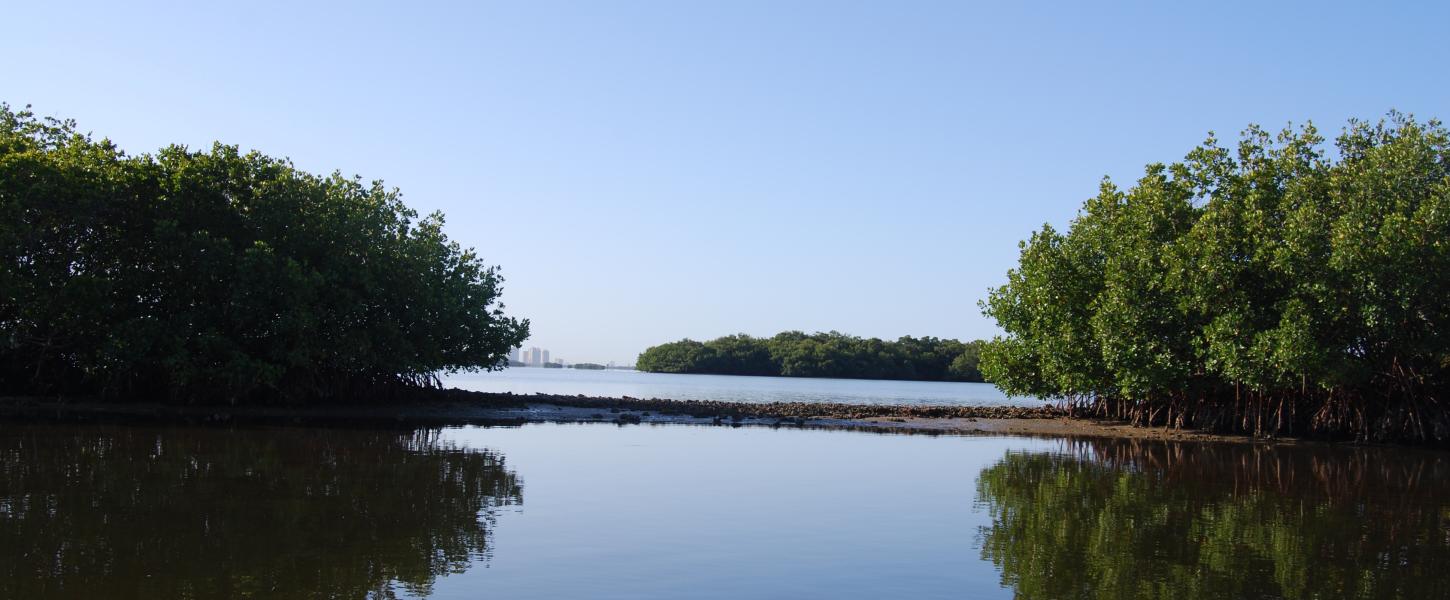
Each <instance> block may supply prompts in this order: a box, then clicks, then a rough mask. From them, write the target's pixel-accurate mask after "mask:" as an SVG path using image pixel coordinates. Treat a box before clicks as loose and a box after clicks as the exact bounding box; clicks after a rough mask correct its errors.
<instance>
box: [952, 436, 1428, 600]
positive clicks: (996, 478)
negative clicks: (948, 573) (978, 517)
mask: <svg viewBox="0 0 1450 600" xmlns="http://www.w3.org/2000/svg"><path fill="white" fill-rule="evenodd" d="M1447 462H1450V461H1447V457H1446V456H1445V455H1442V454H1437V453H1430V452H1423V453H1422V452H1417V451H1414V450H1406V449H1384V448H1330V447H1271V446H1254V445H1239V444H1188V443H1168V442H1134V441H1096V440H1095V441H1075V442H1065V443H1064V447H1063V449H1062V451H1061V452H1059V453H1048V454H1044V453H1016V452H1011V453H1008V454H1007V455H1006V456H1005V457H1004V458H1003V459H1002V460H1001V461H1000V462H998V463H997V464H995V465H994V466H992V467H989V468H987V469H984V470H983V472H982V474H981V476H980V478H979V479H978V484H977V494H978V501H979V502H980V503H982V504H983V505H984V506H985V507H986V508H987V510H988V512H989V513H990V516H991V525H990V527H986V528H984V529H983V531H982V538H981V544H982V554H983V557H984V558H986V559H988V560H991V561H992V562H993V563H994V564H995V565H996V566H997V568H998V569H999V570H1000V571H1001V573H1002V582H1003V584H1004V585H1008V586H1011V587H1012V588H1014V590H1015V592H1016V596H1017V597H1018V598H1024V599H1034V600H1036V599H1057V598H1447V597H1450V464H1447Z"/></svg>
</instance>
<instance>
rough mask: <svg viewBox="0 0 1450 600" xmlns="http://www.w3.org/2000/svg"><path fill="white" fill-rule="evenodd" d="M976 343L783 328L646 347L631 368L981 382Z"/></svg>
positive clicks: (733, 373) (729, 373)
mask: <svg viewBox="0 0 1450 600" xmlns="http://www.w3.org/2000/svg"><path fill="white" fill-rule="evenodd" d="M981 344H982V342H979V341H973V342H960V341H957V340H946V339H940V338H934V337H923V338H915V337H911V336H905V337H901V338H899V339H897V340H896V341H894V342H889V341H883V340H881V339H878V338H861V337H857V336H853V335H846V334H843V333H839V332H835V331H831V332H828V333H814V334H806V333H802V332H800V331H786V332H782V333H778V334H776V335H775V336H774V337H770V338H757V337H752V336H749V335H745V334H743V333H742V334H737V335H729V336H725V337H721V338H717V339H714V340H710V341H708V342H697V341H694V340H690V339H684V340H680V341H678V342H670V343H667V344H660V345H658V346H651V347H650V348H649V349H647V350H645V351H644V352H643V353H642V354H640V355H639V360H638V361H637V362H636V364H635V368H637V369H639V370H641V371H649V372H655V373H709V374H717V375H765V376H785V377H839V378H848V379H908V380H928V381H982V373H981V371H979V370H978V369H977V357H978V354H979V351H980V347H981Z"/></svg>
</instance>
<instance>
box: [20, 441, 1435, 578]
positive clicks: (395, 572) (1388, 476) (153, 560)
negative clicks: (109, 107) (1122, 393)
mask: <svg viewBox="0 0 1450 600" xmlns="http://www.w3.org/2000/svg"><path fill="white" fill-rule="evenodd" d="M1445 573H1450V461H1447V456H1446V455H1445V454H1441V453H1434V452H1419V451H1413V450H1402V449H1384V448H1334V447H1324V446H1313V445H1309V446H1287V447H1260V446H1253V445H1246V444H1242V445H1241V444H1202V443H1199V444H1190V443H1169V442H1141V441H1139V442H1124V441H1071V440H1043V439H1026V438H1011V437H954V436H942V437H931V436H923V435H917V436H899V435H881V434H868V433H856V432H842V431H819V430H795V429H769V428H748V427H747V428H738V429H732V428H726V427H694V426H625V427H617V426H613V425H601V424H590V425H552V424H544V425H527V426H523V427H519V428H480V427H466V428H454V429H443V430H426V429H425V430H411V429H401V430H378V429H356V428H299V427H233V428H218V427H195V426H175V427H157V426H124V425H106V426H99V425H38V424H15V423H0V598H42V599H43V598H88V597H106V598H172V597H187V598H236V597H256V598H274V597H275V598H296V597H328V598H363V597H372V598H390V597H397V598H416V597H428V598H479V597H497V598H566V597H589V598H646V599H651V598H659V599H663V598H882V597H903V598H1033V599H1036V598H1043V599H1048V598H1054V599H1055V598H1443V597H1447V594H1450V578H1447V577H1445V575H1444V574H1445Z"/></svg>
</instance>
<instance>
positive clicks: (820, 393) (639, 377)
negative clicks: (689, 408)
mask: <svg viewBox="0 0 1450 600" xmlns="http://www.w3.org/2000/svg"><path fill="white" fill-rule="evenodd" d="M443 383H444V385H448V386H451V387H459V388H463V389H466V390H474V391H480V392H513V393H515V394H534V393H544V394H564V395H575V394H584V395H586V396H612V397H618V396H631V397H634V398H668V399H671V400H723V401H732V402H846V403H851V404H941V405H968V406H981V405H1003V404H1020V405H1024V406H1037V405H1040V404H1042V402H1041V401H1040V400H1037V399H1035V398H1013V397H1010V396H1007V395H1006V394H1003V393H1002V392H1001V391H1000V390H998V389H997V388H996V387H995V386H992V385H989V384H984V383H962V382H943V381H880V380H865V379H819V378H805V377H746V376H734V375H675V374H668V373H641V372H638V371H616V370H610V371H588V370H579V369H542V368H530V367H525V368H512V369H507V370H504V371H496V372H493V373H469V374H459V375H454V376H451V377H445V378H444V379H443Z"/></svg>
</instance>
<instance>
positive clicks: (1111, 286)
mask: <svg viewBox="0 0 1450 600" xmlns="http://www.w3.org/2000/svg"><path fill="white" fill-rule="evenodd" d="M982 306H983V310H984V312H985V313H986V314H987V315H989V316H991V317H993V318H995V319H996V320H997V323H998V324H999V325H1000V326H1001V327H1002V329H1003V330H1004V331H1005V335H1003V336H1001V337H998V338H996V339H994V340H993V341H991V342H990V343H989V344H987V346H986V348H985V349H984V351H983V357H982V370H983V372H984V373H985V374H986V376H987V378H988V379H990V380H992V381H993V382H995V383H996V384H997V385H998V386H1000V387H1001V388H1003V390H1004V391H1006V392H1008V393H1010V394H1028V395H1037V396H1043V397H1051V398H1057V399H1060V400H1062V401H1063V402H1064V403H1065V404H1067V405H1068V406H1069V407H1070V408H1072V409H1073V410H1074V411H1077V412H1080V413H1087V414H1095V415H1101V416H1107V417H1115V418H1122V419H1125V420H1130V421H1132V422H1134V423H1138V424H1144V425H1172V426H1194V427H1203V428H1209V429H1215V430H1227V431H1238V432H1247V433H1253V434H1257V435H1265V436H1272V435H1280V434H1312V435H1321V436H1332V437H1355V438H1359V439H1400V440H1409V441H1431V442H1439V443H1444V442H1446V441H1450V411H1447V405H1446V402H1447V400H1450V398H1447V397H1446V390H1447V382H1450V379H1447V378H1450V137H1447V132H1446V130H1445V128H1444V127H1443V126H1442V125H1441V124H1440V123H1439V122H1437V121H1433V120H1432V121H1429V122H1420V121H1417V120H1415V119H1414V118H1412V117H1408V116H1404V115H1401V114H1398V113H1391V114H1390V116H1389V117H1388V118H1386V119H1385V120H1382V121H1380V122H1378V123H1366V122H1358V121H1352V122H1350V124H1349V125H1348V126H1347V127H1346V128H1345V129H1344V131H1343V133H1342V134H1341V135H1340V136H1338V138H1337V139H1336V140H1335V142H1334V143H1333V144H1332V145H1326V143H1325V140H1324V138H1322V137H1321V136H1320V134H1319V133H1318V131H1317V130H1316V129H1315V128H1314V127H1313V126H1312V125H1306V126H1304V127H1302V128H1298V129H1293V128H1289V129H1285V130H1283V131H1281V132H1279V133H1278V134H1272V133H1270V132H1268V131H1265V130H1263V129H1261V128H1258V127H1250V128H1248V129H1247V130H1246V131H1245V132H1244V133H1243V136H1242V139H1241V141H1240V142H1238V144H1237V146H1236V147H1224V146H1221V145H1220V144H1219V143H1218V142H1217V141H1216V140H1215V139H1214V138H1213V137H1211V136H1210V138H1209V139H1208V141H1207V142H1206V143H1204V144H1203V145H1201V146H1199V147H1198V148H1196V149H1194V150H1193V151H1192V152H1190V153H1188V155H1187V157H1186V159H1185V160H1184V161H1182V162H1178V163H1174V164H1169V165H1163V164H1153V165H1149V166H1148V167H1147V169H1146V171H1145V173H1144V174H1143V176H1142V178H1141V179H1139V180H1138V181H1137V183H1136V185H1134V186H1132V187H1130V188H1128V189H1126V190H1124V189H1120V188H1119V187H1117V186H1116V185H1114V184H1113V183H1111V182H1109V181H1104V183H1103V184H1102V186H1101V189H1100V190H1099V192H1098V194H1097V196H1095V197H1093V198H1091V199H1089V200H1088V201H1087V202H1086V203H1085V204H1084V205H1083V207H1082V209H1081V211H1080V212H1079V214H1078V215H1077V217H1076V218H1075V219H1074V220H1073V221H1072V223H1071V225H1070V226H1069V227H1068V229H1067V231H1065V232H1060V231H1058V230H1057V229H1055V228H1053V227H1051V226H1044V227H1043V228H1042V229H1041V230H1040V231H1037V232H1036V233H1034V234H1033V235H1032V236H1031V239H1029V240H1028V241H1026V242H1024V243H1022V244H1021V256H1020V262H1019V264H1018V265H1017V267H1016V268H1015V269H1013V270H1011V271H1010V272H1009V273H1008V276H1007V283H1006V285H1003V286H1002V287H999V288H996V289H993V290H991V292H990V295H989V297H988V299H987V300H986V301H985V302H983V304H982Z"/></svg>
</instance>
